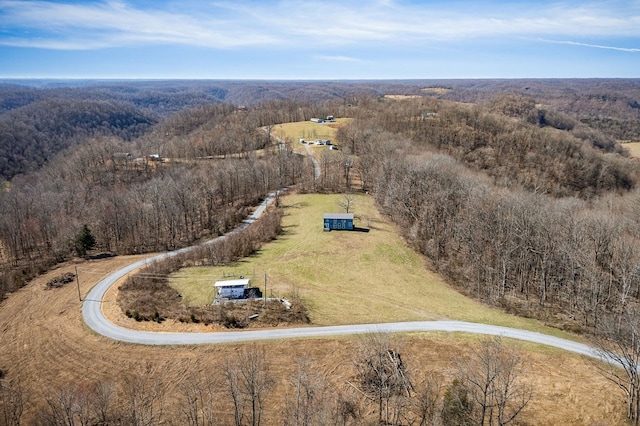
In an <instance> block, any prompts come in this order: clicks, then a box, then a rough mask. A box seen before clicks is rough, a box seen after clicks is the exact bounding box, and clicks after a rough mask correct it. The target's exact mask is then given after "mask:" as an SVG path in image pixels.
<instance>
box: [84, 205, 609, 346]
mask: <svg viewBox="0 0 640 426" xmlns="http://www.w3.org/2000/svg"><path fill="white" fill-rule="evenodd" d="M274 200H275V194H271V195H269V197H267V198H266V199H265V200H264V201H263V202H262V203H261V204H260V206H259V207H258V208H257V209H256V210H255V211H254V212H253V214H252V215H251V216H250V217H249V218H248V219H247V220H245V221H244V222H243V223H242V224H241V225H240V226H239V227H238V229H237V230H240V229H244V228H245V227H247V226H249V225H250V224H251V223H252V222H254V221H255V220H257V219H258V218H259V217H260V216H261V215H262V213H263V212H264V211H265V209H266V208H267V206H268V205H269V204H270V203H271V202H273V201H274ZM237 230H236V231H237ZM236 231H232V232H236ZM219 238H225V236H222V237H219ZM212 241H215V240H211V241H209V242H206V243H204V244H209V243H211V242H212ZM191 249H193V247H187V248H184V249H180V250H176V251H172V252H167V253H162V254H159V255H157V256H154V257H152V258H149V259H145V260H141V261H138V262H135V263H132V264H131V265H129V266H127V267H125V268H122V269H120V270H118V271H116V272H114V273H112V274H111V275H109V276H107V277H106V278H104V279H103V280H102V281H100V282H99V283H98V284H97V285H96V286H95V287H94V288H93V289H92V290H91V291H90V292H89V294H88V295H87V297H86V298H85V300H84V303H83V306H82V316H83V319H84V321H85V323H86V324H87V325H88V326H89V327H90V328H91V329H92V330H94V331H95V332H96V333H98V334H101V335H103V336H105V337H108V338H111V339H114V340H119V341H122V342H129V343H138V344H143V345H194V344H215V343H231V342H245V341H256V340H267V339H295V338H305V337H306V338H308V337H327V336H337V335H347V334H363V333H369V332H393V333H396V332H428V331H445V332H465V333H474V334H486V335H495V336H504V337H508V338H512V339H519V340H524V341H528V342H533V343H540V344H543V345H548V346H553V347H556V348H560V349H564V350H567V351H571V352H575V353H578V354H582V355H587V356H590V357H596V358H599V355H598V353H597V351H596V350H595V349H594V348H592V347H590V346H587V345H584V344H581V343H578V342H574V341H571V340H567V339H562V338H559V337H554V336H550V335H546V334H542V333H537V332H532V331H527V330H520V329H514V328H509V327H502V326H496V325H489V324H479V323H470V322H463V321H448V320H442V321H415V322H397V323H382V324H357V325H341V326H326V327H301V328H286V329H273V330H253V331H234V332H220V333H214V332H211V333H166V332H162V333H159V332H147V331H139V330H130V329H127V328H123V327H119V326H117V325H115V324H113V323H111V322H110V321H109V320H108V319H107V318H106V317H105V316H104V314H103V312H102V309H101V305H102V299H103V297H104V295H105V293H106V291H107V290H108V289H109V287H111V286H112V285H114V284H115V283H116V282H117V281H118V280H120V279H121V278H122V277H124V276H125V275H127V274H129V273H131V272H133V271H135V270H136V269H138V268H140V267H142V266H144V265H146V264H147V263H149V262H153V261H156V260H161V259H166V258H169V257H172V256H176V255H178V254H180V253H183V252H186V251H189V250H191Z"/></svg>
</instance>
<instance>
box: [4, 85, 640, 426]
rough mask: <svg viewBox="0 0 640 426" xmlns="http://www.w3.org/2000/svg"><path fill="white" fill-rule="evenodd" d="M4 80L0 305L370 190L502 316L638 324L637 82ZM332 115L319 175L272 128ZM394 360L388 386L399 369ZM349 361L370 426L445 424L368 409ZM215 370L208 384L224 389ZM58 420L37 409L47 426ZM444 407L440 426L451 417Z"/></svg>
mask: <svg viewBox="0 0 640 426" xmlns="http://www.w3.org/2000/svg"><path fill="white" fill-rule="evenodd" d="M13 83H14V84H8V85H4V86H2V87H0V138H1V139H0V150H2V154H1V155H0V173H1V174H2V176H3V178H4V179H5V182H4V184H3V187H2V191H1V192H0V262H1V264H2V270H1V273H0V297H4V296H5V295H6V293H8V292H11V291H14V290H15V289H17V288H18V287H20V286H21V285H23V284H24V283H25V282H27V281H28V280H29V279H31V278H32V277H33V276H34V275H36V274H38V273H41V272H43V271H45V270H47V269H48V268H50V267H52V266H53V265H55V264H57V263H59V262H62V261H65V260H68V259H70V258H72V257H73V256H85V255H87V250H86V248H87V245H90V246H91V247H90V248H91V249H92V250H91V253H92V254H133V253H146V252H152V251H164V250H172V249H176V248H179V247H184V246H187V245H190V244H193V243H194V242H198V241H202V240H205V239H207V238H210V237H214V236H217V235H220V234H222V233H225V232H226V231H227V230H229V229H231V228H234V227H235V226H236V225H237V224H238V223H239V221H241V220H242V219H243V218H244V216H245V215H246V213H247V211H248V209H249V208H250V207H251V206H253V205H255V204H256V203H257V202H258V201H259V200H261V199H263V198H264V197H265V196H266V195H267V194H268V193H269V192H271V191H273V190H275V189H279V188H282V187H285V186H295V188H296V189H297V190H299V191H302V192H336V193H342V192H346V193H348V192H349V191H363V192H367V193H369V194H371V196H373V197H374V198H375V200H376V202H377V204H378V206H379V207H380V209H381V210H382V211H383V212H384V213H385V214H386V215H388V217H389V218H390V219H391V220H392V221H393V222H394V223H396V224H397V225H398V229H399V230H401V232H402V233H403V236H404V237H405V239H406V240H407V242H408V243H409V244H411V246H412V247H414V248H415V249H416V250H417V251H419V252H421V253H423V254H424V255H425V256H426V257H427V258H428V259H429V261H430V264H431V265H432V267H433V268H434V269H436V270H437V271H439V272H441V273H442V274H443V276H445V277H446V278H447V280H448V281H449V282H450V283H451V284H453V285H455V286H456V287H457V288H459V289H460V291H462V292H464V293H466V294H468V295H469V296H471V297H474V298H477V299H479V300H482V301H484V302H485V303H488V304H492V305H495V306H499V307H501V308H503V309H505V310H507V311H509V312H514V313H517V314H519V315H523V316H528V317H535V318H539V319H542V320H544V321H546V322H547V323H549V324H552V325H553V326H557V327H560V328H565V329H570V330H573V331H577V332H581V333H587V334H592V335H598V334H599V331H600V330H603V331H602V333H604V330H605V329H606V326H607V324H609V323H610V321H611V319H612V318H613V319H615V320H616V321H617V324H620V323H621V322H622V318H626V317H625V315H629V313H630V312H634V311H635V312H637V307H638V306H639V305H638V302H639V301H640V238H639V236H640V227H639V225H638V223H640V216H639V213H638V208H637V206H638V205H640V193H639V192H638V185H639V183H640V181H639V178H640V176H639V172H640V169H639V166H638V163H637V162H635V159H633V158H631V157H630V156H629V155H628V153H627V151H626V150H625V149H624V147H623V145H622V144H620V141H621V140H640V127H639V126H638V123H639V122H640V107H639V103H638V102H639V101H640V83H639V82H638V81H635V80H620V81H618V80H616V81H610V80H551V81H544V80H531V81H529V80H513V81H500V80H497V81H491V80H486V81H397V82H378V83H376V82H364V81H362V82H304V83H286V82H245V83H241V82H179V83H175V84H173V85H172V84H171V83H170V82H137V83H132V82H98V83H96V82H75V83H73V84H70V83H65V82H54V81H50V82H46V81H40V82H38V84H36V85H34V84H31V85H27V84H15V83H18V82H13ZM23 83H24V82H23ZM386 95H396V96H393V97H391V96H386ZM241 106H242V107H241ZM329 113H331V114H334V115H336V116H339V117H349V118H352V120H351V121H350V123H349V124H347V125H345V126H344V127H341V128H340V129H339V130H338V134H337V141H336V142H337V143H338V144H339V145H340V150H339V151H329V150H325V151H323V153H322V154H321V155H320V158H319V165H320V172H321V173H320V176H319V178H317V179H316V176H315V171H314V167H313V164H312V162H311V160H310V159H309V158H308V157H306V156H303V155H300V154H297V153H295V152H294V151H293V150H292V149H291V146H288V145H286V144H285V145H279V144H278V143H277V142H276V141H274V140H272V139H271V138H270V136H269V133H270V129H271V128H272V126H274V125H276V124H278V123H284V122H295V121H304V120H308V119H309V118H310V117H317V116H325V115H327V114H329ZM151 154H157V156H155V155H151ZM273 228H274V229H277V228H278V226H277V224H274V225H273ZM89 235H90V237H89ZM87 240H88V241H90V243H91V244H85V242H86V241H87ZM240 245H245V246H249V245H248V243H247V242H246V241H244V240H243V242H242V243H241V244H240ZM248 248H249V249H251V247H248ZM243 253H244V252H243ZM152 311H153V308H152V309H151V311H150V312H152ZM180 314H181V315H182V314H183V315H188V313H186V312H184V313H180ZM630 323H631V322H630ZM618 329H620V327H618ZM636 331H637V330H636ZM634 336H636V335H634ZM378 343H379V342H378ZM385 344H386V343H385ZM492 345H493V346H492ZM496 345H497V343H495V342H494V343H491V342H486V343H485V344H484V346H483V347H484V349H483V350H485V351H486V353H485V355H486V354H489V355H491V353H492V352H491V351H492V350H498V349H495V347H496ZM383 346H384V344H383ZM492 348H494V349H492ZM500 350H501V349H500ZM382 353H383V355H385V356H386V357H387V358H389V354H390V352H389V349H388V348H386V349H383V350H382ZM480 355H482V354H480ZM243 356H245V357H247V360H249V358H250V357H251V356H253V355H251V354H250V353H246V354H244V355H243ZM369 359H370V357H369ZM390 359H391V362H392V365H391V366H387V367H385V368H387V372H389V374H391V375H393V377H395V378H397V377H398V375H399V374H400V373H399V371H398V368H400V367H399V366H400V365H402V364H401V363H400V362H399V361H398V359H395V361H394V358H393V357H391V358H390ZM362 365H363V366H361V367H362V370H359V371H358V373H357V376H358V377H359V380H361V382H360V383H359V386H360V390H361V391H364V392H370V395H371V396H370V398H369V399H370V400H372V401H377V402H379V407H380V408H379V412H378V414H379V418H378V419H379V420H380V421H385V422H394V421H396V420H397V421H400V420H399V419H400V417H398V418H396V419H395V420H390V418H389V416H392V417H393V416H395V415H396V414H397V415H399V416H400V415H401V414H400V413H404V414H402V415H404V416H407V417H406V418H411V419H414V420H415V421H420V420H421V419H425V418H436V417H437V418H438V419H441V420H440V421H443V422H444V420H443V419H442V417H441V416H442V413H443V411H442V410H441V411H439V412H438V413H437V415H436V414H428V415H427V413H425V412H420V411H418V412H415V411H411V410H409V409H408V408H407V407H408V406H409V405H407V404H408V402H407V401H404V400H403V402H402V404H404V405H393V404H392V402H393V401H395V400H396V399H395V398H396V397H398V396H399V395H402V394H403V392H404V389H405V386H406V383H403V382H401V381H399V382H397V386H396V385H394V386H396V387H394V388H393V392H391V393H388V394H386V396H387V397H388V398H387V399H384V398H383V396H381V395H382V394H380V393H377V394H376V391H377V389H376V388H375V383H374V384H373V385H371V380H369V379H368V376H367V371H366V365H369V364H368V361H366V360H365V361H364V362H363V364H362ZM258 367H260V368H263V367H264V366H258ZM227 368H228V369H229V370H228V371H227V372H226V373H227V374H226V376H225V378H218V380H219V381H220V382H221V383H222V382H224V380H227V384H228V385H229V386H233V383H234V382H233V377H234V376H233V374H235V373H234V372H233V371H232V366H231V365H227ZM394 368H395V370H394ZM630 371H637V369H636V368H632V369H631V370H630ZM468 373H469V374H471V372H468ZM238 374H239V373H238ZM256 374H258V375H259V374H261V373H260V372H259V371H257V372H256ZM403 374H404V373H403ZM142 376H144V375H141V376H140V377H142ZM461 376H462V375H461ZM140 377H137V376H133V377H132V379H131V380H138V379H140V380H142V379H141V378H140ZM194 380H196V379H194ZM197 380H201V378H197ZM460 380H461V381H460V382H458V384H459V385H460V383H463V381H464V380H466V378H464V377H461V379H460ZM132 383H133V382H132ZM369 385H371V386H373V387H371V388H367V386H369ZM132 386H133V385H132ZM294 386H298V388H297V390H300V387H304V386H306V385H305V384H304V383H296V384H295V385H294ZM425 386H426V388H425V392H427V394H425V395H424V397H425V398H429V397H437V398H438V399H439V401H441V402H440V403H439V404H440V406H442V404H445V405H446V403H447V398H454V397H455V398H458V397H460V395H461V394H462V393H463V392H464V391H465V388H463V387H460V388H457V387H456V386H457V385H456V384H455V382H454V383H452V384H451V385H450V386H449V387H448V388H447V389H446V393H445V392H444V389H442V388H439V387H437V392H436V393H437V395H435V396H433V395H431V396H429V392H433V391H434V388H432V387H430V385H429V384H428V383H427V384H426V385H425ZM265 389H267V388H265ZM297 390H296V391H297ZM638 390H640V383H638V384H637V386H635V387H633V390H632V391H630V392H631V393H632V395H630V397H629V398H630V401H629V404H632V403H633V404H635V403H636V402H638V395H639V393H638V392H637V391H638ZM67 391H69V390H67ZM189 391H190V390H188V389H185V392H189ZM440 391H443V393H440ZM61 392H62V391H61ZM69 392H71V391H69ZM100 392H101V390H100V389H98V388H95V389H92V390H91V392H89V393H95V394H96V395H97V396H95V397H96V398H98V397H99V393H100ZM394 392H395V393H394ZM456 392H459V393H456ZM60 395H62V393H61V394H60ZM446 395H449V396H448V397H447V396H446ZM452 395H453V396H452ZM334 396H335V395H334ZM201 397H202V396H199V398H201ZM522 397H523V398H525V399H526V398H527V397H528V396H527V395H526V393H524V394H523V395H522ZM455 398H454V399H455ZM398 400H400V398H398ZM328 401H329V402H328V403H327V404H329V405H327V406H323V405H321V404H320V403H318V404H316V405H313V406H314V407H325V408H326V407H329V406H330V407H332V408H331V410H334V408H335V407H336V404H339V407H340V409H341V410H342V411H340V412H339V411H335V410H334V411H333V412H334V413H340V415H341V416H343V417H344V422H346V421H347V419H351V420H354V419H356V418H357V416H358V415H359V413H358V410H357V407H355V406H353V407H352V408H353V410H352V411H349V407H350V405H349V404H351V402H350V400H336V399H333V398H331V399H329V400H328ZM456 401H458V399H456ZM236 402H237V401H235V400H234V401H227V402H226V404H227V405H229V406H232V405H233V404H235V403H236ZM414 402H415V401H414ZM414 402H412V403H411V404H414ZM449 402H451V401H449ZM458 402H459V401H458ZM152 405H153V404H151V405H150V406H149V407H148V408H149V409H150V410H152V411H153V407H152ZM63 406H64V401H61V400H57V401H55V400H52V401H50V402H49V408H51V412H43V416H52V417H55V416H57V415H58V413H57V412H55V410H56V409H58V410H59V409H64V407H63ZM638 406H640V404H638ZM56 407H57V408H56ZM383 407H384V408H385V410H383ZM413 407H415V405H414V406H413ZM630 407H631V405H630ZM307 408H309V407H302V406H297V405H295V404H294V405H292V406H290V407H287V409H288V410H293V412H287V416H289V415H292V416H294V417H293V418H294V419H296V418H297V417H295V416H299V415H302V414H301V412H300V411H298V410H302V409H307ZM325 408H323V410H324V409H325ZM449 408H451V409H452V412H451V413H449V414H447V415H451V416H453V417H451V418H452V419H454V420H451V421H452V422H453V423H451V424H455V423H456V420H455V419H456V417H455V416H456V415H459V414H460V412H461V411H460V410H463V408H464V407H461V406H460V405H455V404H453V405H452V406H450V407H449ZM187 409H190V408H188V407H187ZM327 410H328V408H327ZM630 410H631V408H630ZM472 411H473V410H471V409H470V411H469V412H468V413H466V414H465V412H464V410H463V412H462V415H465V416H466V415H469V416H471V415H472V414H473V415H477V411H475V412H474V413H472ZM138 414H140V412H138ZM201 414H202V413H201ZM99 415H100V413H99V412H96V413H94V414H92V416H99ZM114 415H116V416H117V417H119V418H125V417H126V416H130V415H132V416H135V415H137V414H136V413H133V412H129V413H124V412H121V413H117V414H114ZM198 415H200V414H198ZM254 415H256V413H254ZM309 415H312V416H316V415H317V416H321V415H322V416H324V415H326V413H325V412H319V411H318V412H314V413H311V414H309ZM639 415H640V413H639V412H638V410H637V409H636V411H634V412H631V411H630V414H629V417H631V418H638V416H639ZM332 419H333V418H332ZM200 420H202V419H200ZM334 420H336V419H334ZM338 420H339V419H338ZM338 420H336V421H338ZM354 421H355V420H354ZM43 422H45V423H46V421H45V420H43ZM195 423H202V421H198V420H197V419H196V422H195ZM195 423H194V424H195ZM293 423H296V420H293V421H292V424H293Z"/></svg>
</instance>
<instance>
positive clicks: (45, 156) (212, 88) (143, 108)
mask: <svg viewBox="0 0 640 426" xmlns="http://www.w3.org/2000/svg"><path fill="white" fill-rule="evenodd" d="M496 93H503V94H511V95H515V96H524V97H527V98H528V99H529V100H531V101H533V100H534V99H535V102H536V103H537V104H538V106H540V107H541V108H540V109H539V110H540V111H541V113H540V114H541V117H538V118H539V119H541V120H548V121H550V122H554V121H555V122H556V124H557V122H558V121H560V122H564V123H563V125H564V126H567V125H569V126H575V123H576V122H577V123H581V124H584V125H585V126H583V128H586V129H596V130H601V131H602V132H603V133H604V134H606V135H607V136H608V137H609V138H610V139H613V140H640V125H639V124H638V123H639V122H640V103H639V102H640V101H639V99H640V89H639V88H638V86H637V82H635V81H634V80H435V81H432V80H390V81H333V82H326V81H310V82H277V81H246V82H239V81H91V80H88V81H82V80H79V81H65V80H24V81H23V80H6V81H4V82H0V178H3V179H5V180H10V179H11V178H12V177H13V176H15V175H17V174H22V173H25V172H28V171H34V170H36V169H37V168H39V167H41V166H42V165H43V164H45V163H47V162H49V161H51V160H52V159H53V158H54V157H55V156H56V155H57V154H58V153H59V152H60V151H63V150H64V149H66V148H68V147H70V146H75V145H77V144H79V143H81V142H82V141H83V140H84V139H86V138H87V137H94V136H116V137H118V138H120V139H123V140H125V141H131V140H134V139H136V138H137V137H139V136H141V135H142V134H144V133H146V132H148V131H151V129H152V128H153V124H155V123H158V122H161V121H163V120H165V119H167V118H169V117H173V116H174V115H175V114H176V113H181V114H184V111H193V109H194V108H195V107H199V106H205V105H212V104H226V105H228V106H230V105H235V106H251V107H256V106H258V105H260V106H261V107H264V106H265V105H268V103H269V102H285V103H287V102H288V103H289V104H290V106H291V105H292V103H295V104H296V105H303V106H306V107H307V108H308V109H314V107H317V106H318V105H319V104H321V103H322V102H326V101H332V100H333V101H337V100H339V101H342V103H344V104H355V103H356V99H357V98H359V97H362V96H371V97H382V96H385V95H389V94H393V95H403V96H429V97H431V98H439V99H446V100H452V101H456V102H467V103H475V104H482V103H484V102H491V101H492V99H493V98H494V95H495V94H496ZM271 109H273V110H274V111H277V110H279V108H277V107H276V108H271ZM290 112H291V110H290ZM306 118H308V117H306ZM286 121H294V120H293V117H291V114H289V117H288V119H287V120H286ZM165 127H166V125H165ZM177 130H179V128H177ZM605 143H609V142H605ZM127 151H128V150H127ZM160 154H162V155H167V154H166V153H162V152H161V153H160Z"/></svg>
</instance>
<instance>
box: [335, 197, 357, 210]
mask: <svg viewBox="0 0 640 426" xmlns="http://www.w3.org/2000/svg"><path fill="white" fill-rule="evenodd" d="M355 203H356V197H355V195H354V194H353V193H351V192H345V193H344V194H342V196H341V197H340V198H339V199H338V207H340V208H341V209H342V210H344V212H345V213H352V212H353V206H354V205H355Z"/></svg>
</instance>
